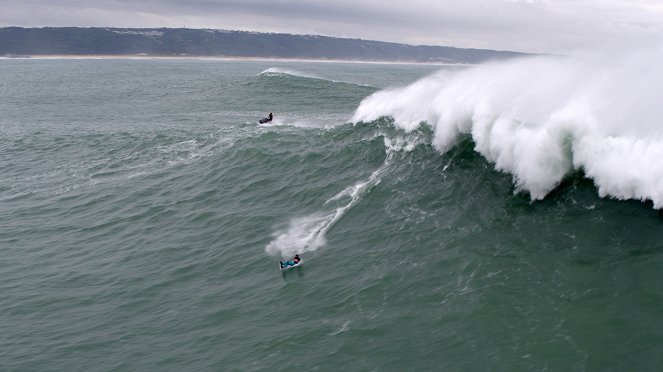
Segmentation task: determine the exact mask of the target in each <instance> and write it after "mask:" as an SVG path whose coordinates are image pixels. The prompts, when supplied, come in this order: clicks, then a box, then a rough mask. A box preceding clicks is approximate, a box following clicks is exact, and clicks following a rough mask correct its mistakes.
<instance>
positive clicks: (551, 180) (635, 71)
mask: <svg viewBox="0 0 663 372" xmlns="http://www.w3.org/2000/svg"><path fill="white" fill-rule="evenodd" d="M661 57H663V53H661V52H660V51H653V52H652V51H649V52H646V53H636V54H633V55H630V56H629V57H625V58H619V59H616V58H611V59H603V60H598V59H593V60H591V62H590V61H588V60H584V61H580V60H577V59H571V58H562V57H550V56H546V57H532V58H524V59H517V60H510V61H502V62H495V63H490V64H485V65H480V66H476V67H473V68H469V69H466V70H461V71H457V70H456V71H449V70H446V71H441V72H438V73H436V74H433V75H431V76H429V77H426V78H424V79H421V80H419V81H417V82H414V83H413V84H411V85H409V86H406V87H402V88H397V89H389V90H384V91H380V92H377V93H375V94H373V95H371V96H369V97H367V98H366V99H365V100H364V101H363V102H362V103H361V105H360V106H359V107H358V108H357V110H356V112H355V114H354V117H353V121H354V122H359V121H372V120H375V119H377V118H379V117H381V116H391V117H393V118H394V121H395V124H396V125H397V126H399V127H400V128H403V129H405V130H406V131H411V130H414V129H415V128H417V127H418V126H419V125H420V124H421V123H422V122H426V123H427V124H428V125H430V126H431V127H432V128H433V130H434V138H433V145H434V146H435V147H436V148H437V149H439V150H440V151H442V152H444V151H446V150H448V149H449V148H450V147H452V146H454V145H455V144H456V143H457V141H458V140H459V137H460V135H461V134H470V135H471V136H472V138H473V140H474V142H475V143H476V151H478V152H479V153H481V154H482V155H483V156H484V157H486V158H487V159H488V160H489V161H491V162H493V163H494V164H495V167H496V169H498V170H500V171H505V172H508V173H510V174H512V175H513V177H514V183H515V184H516V187H517V189H518V190H524V191H527V192H529V193H530V195H531V197H532V199H535V200H536V199H542V198H543V197H545V195H547V194H548V193H549V192H550V191H551V190H553V189H554V188H555V187H556V186H557V185H558V184H559V183H560V182H561V180H562V179H563V178H564V177H565V176H566V175H568V174H569V173H571V172H573V171H574V170H578V169H582V170H584V172H585V174H586V175H587V176H588V177H590V178H591V179H593V180H594V182H595V183H596V185H597V187H598V189H599V193H600V195H601V196H611V197H615V198H618V199H640V200H647V199H648V200H652V201H653V202H654V206H655V207H656V208H661V207H663V181H662V180H663V161H662V160H663V105H662V104H661V102H662V98H663V90H661V87H662V86H663V68H661V67H660V65H659V64H658V61H659V60H660V59H661Z"/></svg>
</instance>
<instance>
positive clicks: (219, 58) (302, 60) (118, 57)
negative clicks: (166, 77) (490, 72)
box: [0, 54, 473, 66]
mask: <svg viewBox="0 0 663 372" xmlns="http://www.w3.org/2000/svg"><path fill="white" fill-rule="evenodd" d="M0 60H157V61H158V60H163V61H168V60H173V61H176V60H182V61H186V60H190V61H266V62H296V63H356V64H380V65H435V66H472V65H473V64H471V63H461V62H456V63H450V62H416V61H365V60H344V59H308V58H278V57H237V56H190V55H180V56H155V55H142V54H126V55H115V54H35V55H21V56H0Z"/></svg>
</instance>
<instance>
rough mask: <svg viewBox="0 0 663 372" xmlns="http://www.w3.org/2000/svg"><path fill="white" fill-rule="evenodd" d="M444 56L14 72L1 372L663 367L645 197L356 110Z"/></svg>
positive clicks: (0, 112)
mask: <svg viewBox="0 0 663 372" xmlns="http://www.w3.org/2000/svg"><path fill="white" fill-rule="evenodd" d="M440 69H442V70H449V71H453V70H457V69H461V70H462V69H463V68H461V67H452V66H430V65H385V64H356V63H314V62H278V61H196V60H188V61H187V60H38V59H35V60H0V255H1V256H0V333H1V334H2V337H0V370H3V371H35V370H57V371H116V370H117V371H126V370H136V371H182V370H190V371H253V370H270V371H272V370H293V369H296V370H320V371H340V370H356V371H369V370H370V371H372V370H379V371H403V370H415V371H428V370H439V371H530V370H550V371H606V370H614V371H658V370H660V369H661V368H663V354H661V352H660V351H661V347H662V345H663V317H661V314H662V313H663V280H662V279H663V255H662V253H663V243H661V242H662V241H663V229H662V227H663V219H662V217H661V215H660V214H659V213H658V211H657V210H655V209H654V208H652V204H651V202H640V201H633V200H627V201H623V200H615V199H611V198H609V197H605V198H601V197H599V196H598V194H599V193H598V190H597V188H596V187H595V186H594V183H593V182H592V180H590V179H588V178H586V177H584V175H583V174H582V173H576V174H572V175H570V176H569V177H567V178H566V179H565V180H564V181H563V182H562V184H561V185H559V186H558V187H557V188H555V190H553V191H552V192H551V193H549V194H548V195H547V196H546V197H545V198H544V199H543V200H540V201H531V200H530V197H529V195H528V194H527V193H523V192H515V191H516V190H515V188H514V181H513V179H512V176H511V175H509V174H506V173H503V172H500V171H498V170H496V169H495V166H494V164H492V163H491V162H489V161H488V160H486V159H485V158H484V157H482V156H481V155H480V154H478V153H477V152H476V151H475V145H476V144H475V143H474V141H473V140H472V138H471V137H470V136H467V137H465V138H462V139H461V140H460V142H459V143H458V144H457V145H456V146H454V147H453V148H451V149H450V150H449V151H447V152H444V153H442V152H440V151H438V150H436V149H435V148H434V147H433V146H432V145H431V143H432V141H433V137H434V133H433V131H432V130H431V128H430V127H428V126H426V125H422V126H420V127H419V128H417V129H415V130H413V131H410V132H407V131H404V130H402V129H399V127H397V126H395V125H394V122H393V119H392V118H390V117H388V116H385V117H381V118H379V119H377V120H375V121H371V122H359V123H353V122H352V121H351V118H352V116H353V112H354V111H355V110H356V109H357V107H358V106H359V105H360V103H361V102H362V100H363V99H364V98H366V97H367V96H369V95H371V94H373V93H375V92H378V91H381V90H384V89H387V90H389V89H392V87H396V86H403V85H407V84H410V83H412V82H413V81H415V80H417V79H419V78H421V77H424V76H427V75H429V74H431V73H433V72H435V71H438V70H440ZM270 111H271V112H273V113H274V115H275V122H274V123H272V124H269V125H266V126H260V125H258V124H257V120H258V119H259V118H261V117H264V116H266V115H267V114H268V113H269V112H270ZM295 253H299V254H301V256H302V258H303V260H304V264H303V265H302V266H301V267H299V268H296V269H293V270H290V271H286V272H281V271H280V270H279V267H278V261H279V260H280V259H283V258H290V257H291V256H292V255H293V254H295Z"/></svg>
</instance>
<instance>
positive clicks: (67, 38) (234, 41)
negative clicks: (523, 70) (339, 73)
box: [0, 27, 521, 63]
mask: <svg viewBox="0 0 663 372" xmlns="http://www.w3.org/2000/svg"><path fill="white" fill-rule="evenodd" d="M136 54H141V55H149V56H228V57H258V58H303V59H335V60H359V61H411V62H449V63H479V62H483V61H486V60H489V59H501V58H510V57H514V56H518V55H521V54H520V53H515V52H504V51H494V50H485V49H462V48H453V47H444V46H412V45H406V44H397V43H388V42H380V41H370V40H361V39H344V38H334V37H326V36H314V35H289V34H277V33H255V32H244V31H225V30H208V29H204V30H199V29H185V28H183V29H171V28H155V29H145V28H140V29H138V28H78V27H57V28H53V27H46V28H21V27H6V28H0V56H17V55H21V56H23V55H136Z"/></svg>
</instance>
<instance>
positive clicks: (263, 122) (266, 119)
mask: <svg viewBox="0 0 663 372" xmlns="http://www.w3.org/2000/svg"><path fill="white" fill-rule="evenodd" d="M258 123H260V124H265V123H269V118H262V119H260V121H258Z"/></svg>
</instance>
